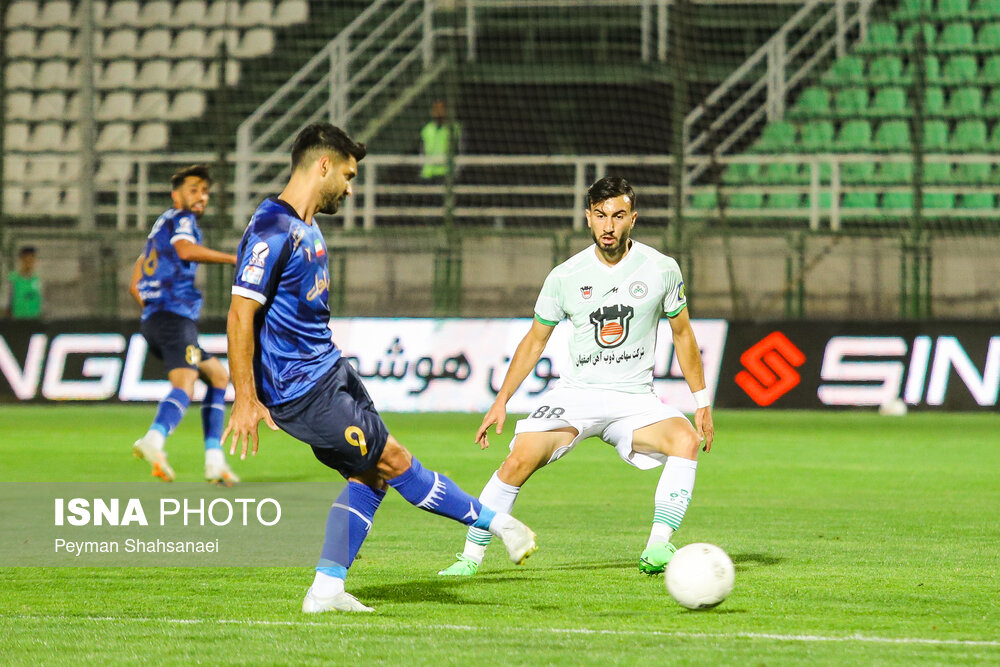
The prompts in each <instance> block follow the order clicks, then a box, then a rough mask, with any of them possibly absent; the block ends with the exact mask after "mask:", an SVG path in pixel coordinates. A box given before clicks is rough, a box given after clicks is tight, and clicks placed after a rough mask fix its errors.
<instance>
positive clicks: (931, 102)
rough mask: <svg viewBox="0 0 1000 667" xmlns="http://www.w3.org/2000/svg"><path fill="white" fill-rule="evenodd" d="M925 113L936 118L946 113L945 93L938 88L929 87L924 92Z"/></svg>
mask: <svg viewBox="0 0 1000 667" xmlns="http://www.w3.org/2000/svg"><path fill="white" fill-rule="evenodd" d="M924 113H925V114H927V115H928V116H936V115H940V114H943V113H944V91H943V90H942V89H941V88H938V87H937V86H928V87H927V89H925V90H924Z"/></svg>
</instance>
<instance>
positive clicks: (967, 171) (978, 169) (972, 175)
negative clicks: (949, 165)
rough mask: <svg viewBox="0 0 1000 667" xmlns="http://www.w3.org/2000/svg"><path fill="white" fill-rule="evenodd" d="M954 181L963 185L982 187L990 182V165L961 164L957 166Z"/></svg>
mask: <svg viewBox="0 0 1000 667" xmlns="http://www.w3.org/2000/svg"><path fill="white" fill-rule="evenodd" d="M952 180H953V181H954V182H955V183H961V184H962V185H982V184H984V183H989V182H990V165H988V164H985V163H983V164H968V163H959V164H956V165H955V171H954V172H953V174H952Z"/></svg>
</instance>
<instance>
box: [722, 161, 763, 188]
mask: <svg viewBox="0 0 1000 667" xmlns="http://www.w3.org/2000/svg"><path fill="white" fill-rule="evenodd" d="M759 178H760V165H759V164H758V163H756V162H737V163H735V164H731V165H729V166H728V167H726V168H725V169H724V170H723V171H722V182H723V183H726V184H727V185H743V184H746V183H757V182H759Z"/></svg>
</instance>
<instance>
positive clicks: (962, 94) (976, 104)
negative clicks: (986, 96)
mask: <svg viewBox="0 0 1000 667" xmlns="http://www.w3.org/2000/svg"><path fill="white" fill-rule="evenodd" d="M982 112H983V89H982V88H978V87H977V88H959V89H958V90H955V91H953V92H952V94H951V99H949V100H948V109H947V111H946V113H947V114H948V115H949V116H957V117H967V116H979V115H981V114H982Z"/></svg>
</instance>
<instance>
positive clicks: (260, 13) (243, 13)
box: [235, 0, 273, 28]
mask: <svg viewBox="0 0 1000 667" xmlns="http://www.w3.org/2000/svg"><path fill="white" fill-rule="evenodd" d="M238 6H239V5H237V7H238ZM272 11H273V9H272V7H271V0H249V1H248V2H246V3H245V4H244V5H243V8H242V10H240V11H239V14H238V15H237V16H236V22H235V25H236V26H238V27H240V28H252V27H255V26H266V25H271V12H272Z"/></svg>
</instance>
